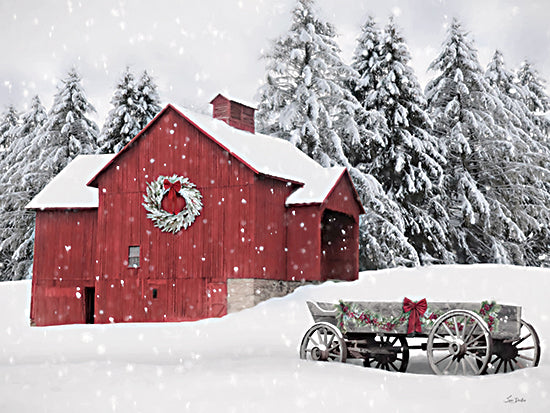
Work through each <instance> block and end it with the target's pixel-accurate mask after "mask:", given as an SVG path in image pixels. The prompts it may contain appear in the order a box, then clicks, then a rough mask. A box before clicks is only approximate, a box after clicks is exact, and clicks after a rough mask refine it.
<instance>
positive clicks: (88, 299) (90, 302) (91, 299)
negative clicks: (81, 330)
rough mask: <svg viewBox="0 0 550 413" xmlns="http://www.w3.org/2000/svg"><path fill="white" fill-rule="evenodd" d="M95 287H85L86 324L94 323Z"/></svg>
mask: <svg viewBox="0 0 550 413" xmlns="http://www.w3.org/2000/svg"><path fill="white" fill-rule="evenodd" d="M94 312H95V288H94V287H84V317H85V322H86V324H94Z"/></svg>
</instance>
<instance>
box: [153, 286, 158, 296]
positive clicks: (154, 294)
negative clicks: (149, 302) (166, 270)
mask: <svg viewBox="0 0 550 413" xmlns="http://www.w3.org/2000/svg"><path fill="white" fill-rule="evenodd" d="M157 297H158V290H157V289H156V288H153V298H157Z"/></svg>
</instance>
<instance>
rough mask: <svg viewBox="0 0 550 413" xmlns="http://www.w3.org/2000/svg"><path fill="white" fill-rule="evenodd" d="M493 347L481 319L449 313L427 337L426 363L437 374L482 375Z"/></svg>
mask: <svg viewBox="0 0 550 413" xmlns="http://www.w3.org/2000/svg"><path fill="white" fill-rule="evenodd" d="M492 347H493V340H492V339H491V334H490V332H489V328H488V327H487V323H485V321H484V320H483V319H482V318H481V316H479V315H478V314H476V313H474V312H473V311H467V310H452V311H449V312H447V313H445V314H443V315H442V316H441V317H439V318H438V319H437V320H436V322H435V323H434V325H433V327H432V329H431V331H430V333H429V335H428V346H427V351H428V361H429V363H430V367H431V368H432V370H433V371H434V373H436V374H462V375H478V374H483V373H484V372H485V370H486V369H487V366H488V364H489V360H490V359H491V355H492Z"/></svg>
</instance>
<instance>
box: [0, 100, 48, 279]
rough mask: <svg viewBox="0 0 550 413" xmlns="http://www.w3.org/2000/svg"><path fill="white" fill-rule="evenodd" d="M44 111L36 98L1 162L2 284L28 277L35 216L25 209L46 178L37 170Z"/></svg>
mask: <svg viewBox="0 0 550 413" xmlns="http://www.w3.org/2000/svg"><path fill="white" fill-rule="evenodd" d="M46 118H47V115H46V110H45V109H44V107H43V106H42V103H41V102H40V99H39V97H38V96H35V97H34V98H33V100H32V104H31V108H30V110H29V111H28V112H27V113H25V114H24V115H23V116H22V118H21V124H20V125H19V126H17V127H15V128H14V130H13V141H12V143H11V145H10V147H9V151H8V155H7V156H6V157H5V158H4V159H3V160H2V161H1V162H0V165H1V166H0V167H1V169H2V170H3V171H4V173H3V174H2V176H1V177H0V265H1V266H2V267H3V270H2V272H1V273H2V274H1V276H0V279H1V280H18V279H23V278H26V277H27V276H29V274H30V267H31V265H32V257H33V242H34V213H33V212H32V211H27V210H25V205H27V203H28V202H29V201H30V200H31V199H32V198H33V197H34V196H35V195H36V194H37V193H38V192H39V191H40V190H41V189H42V187H43V186H45V185H46V183H47V181H48V180H49V175H48V174H47V173H46V172H45V171H44V170H42V169H41V168H36V165H34V164H33V162H32V160H34V159H37V158H39V156H40V153H41V152H42V146H41V144H40V139H39V137H38V134H39V131H40V129H41V128H42V126H43V125H44V124H45V122H46Z"/></svg>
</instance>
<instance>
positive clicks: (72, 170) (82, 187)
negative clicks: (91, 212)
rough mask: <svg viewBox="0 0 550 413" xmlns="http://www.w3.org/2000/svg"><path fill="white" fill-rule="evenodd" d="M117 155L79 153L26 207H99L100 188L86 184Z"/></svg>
mask: <svg viewBox="0 0 550 413" xmlns="http://www.w3.org/2000/svg"><path fill="white" fill-rule="evenodd" d="M113 157H114V155H112V154H109V155H79V156H77V157H76V158H75V159H73V161H72V162H71V163H69V164H68V165H67V166H66V167H65V168H64V169H63V170H62V171H61V172H60V173H59V174H58V175H57V176H56V177H54V178H53V179H52V180H51V181H50V182H49V183H48V185H46V186H45V187H44V189H42V191H40V192H39V193H38V195H36V196H35V197H34V198H33V199H32V200H31V202H29V203H28V204H27V206H26V208H27V209H55V208H63V209H65V208H97V207H98V203H99V199H98V190H97V188H92V187H89V186H86V183H87V182H88V181H89V180H90V179H92V178H93V177H94V176H95V175H96V174H97V173H98V172H99V171H100V170H101V169H102V168H103V167H104V166H105V164H107V163H108V162H109V161H110V160H111V159H113Z"/></svg>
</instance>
